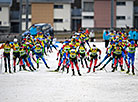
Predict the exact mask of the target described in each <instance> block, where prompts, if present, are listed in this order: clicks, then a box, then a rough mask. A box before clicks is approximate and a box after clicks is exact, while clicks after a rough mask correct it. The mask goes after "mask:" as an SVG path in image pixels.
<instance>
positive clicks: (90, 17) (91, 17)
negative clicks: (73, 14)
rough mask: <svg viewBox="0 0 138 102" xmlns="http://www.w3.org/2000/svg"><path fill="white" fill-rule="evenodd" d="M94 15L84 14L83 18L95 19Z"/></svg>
mask: <svg viewBox="0 0 138 102" xmlns="http://www.w3.org/2000/svg"><path fill="white" fill-rule="evenodd" d="M93 18H94V16H83V19H93Z"/></svg>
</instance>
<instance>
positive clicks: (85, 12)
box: [82, 0, 135, 28]
mask: <svg viewBox="0 0 138 102" xmlns="http://www.w3.org/2000/svg"><path fill="white" fill-rule="evenodd" d="M134 1H135V0H114V27H115V28H121V27H125V26H126V25H127V26H129V27H133V26H134ZM110 26H111V0H82V27H83V28H110Z"/></svg>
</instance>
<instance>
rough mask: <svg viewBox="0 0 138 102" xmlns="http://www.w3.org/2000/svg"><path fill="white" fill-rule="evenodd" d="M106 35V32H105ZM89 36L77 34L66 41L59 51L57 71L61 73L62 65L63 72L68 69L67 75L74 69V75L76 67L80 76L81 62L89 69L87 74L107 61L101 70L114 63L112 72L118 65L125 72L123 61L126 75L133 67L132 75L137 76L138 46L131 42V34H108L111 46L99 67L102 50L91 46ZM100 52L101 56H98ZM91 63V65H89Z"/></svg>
mask: <svg viewBox="0 0 138 102" xmlns="http://www.w3.org/2000/svg"><path fill="white" fill-rule="evenodd" d="M104 33H106V32H104ZM88 36H89V34H88V33H86V32H79V33H75V34H74V36H72V38H71V39H70V40H68V41H65V43H64V44H63V46H62V47H61V49H60V50H59V52H58V54H57V56H59V55H60V58H59V63H58V68H57V69H56V70H55V71H59V69H60V67H61V64H62V68H61V69H62V70H63V71H64V68H66V69H67V73H68V72H69V66H71V68H72V72H73V75H75V72H74V65H75V66H76V68H77V71H78V74H79V75H81V74H80V70H79V66H78V63H79V61H81V65H82V67H83V68H84V64H83V60H84V62H85V64H86V67H87V68H88V71H87V73H89V72H90V71H91V69H93V72H95V69H96V68H98V67H99V66H100V65H101V64H102V63H103V62H104V61H105V60H106V59H108V61H107V62H106V63H105V64H104V66H102V67H101V68H100V70H103V69H104V68H105V67H106V65H107V64H108V63H109V62H110V61H112V66H111V67H112V72H114V71H115V70H117V67H118V64H119V65H120V69H121V71H125V69H124V68H123V61H124V62H125V64H126V66H127V71H126V73H129V72H130V66H132V74H133V75H135V71H134V69H135V67H134V61H135V51H136V47H137V44H135V42H134V40H133V39H132V40H129V34H127V33H126V32H125V31H123V30H121V31H110V32H108V33H107V34H106V36H108V37H109V45H108V44H107V48H106V55H105V57H104V59H103V60H102V61H101V62H100V63H99V64H98V65H97V61H98V58H99V59H101V50H100V49H99V48H97V47H96V45H94V44H93V46H90V44H89V42H88V39H89V38H88ZM86 44H87V45H88V47H89V48H88V49H87V48H86ZM98 52H99V54H98ZM57 59H58V57H57ZM88 63H89V65H88ZM92 63H94V67H93V68H92Z"/></svg>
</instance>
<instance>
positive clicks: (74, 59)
mask: <svg viewBox="0 0 138 102" xmlns="http://www.w3.org/2000/svg"><path fill="white" fill-rule="evenodd" d="M68 58H69V60H70V64H71V68H72V72H73V74H72V76H74V75H75V71H74V64H75V66H76V68H77V71H78V74H79V76H81V73H80V70H79V66H78V62H77V59H78V53H77V51H76V50H75V49H74V48H72V49H71V50H70V51H69V53H68Z"/></svg>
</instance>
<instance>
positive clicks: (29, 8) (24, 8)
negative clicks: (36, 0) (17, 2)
mask: <svg viewBox="0 0 138 102" xmlns="http://www.w3.org/2000/svg"><path fill="white" fill-rule="evenodd" d="M22 13H23V14H26V6H25V5H23V7H22ZM28 13H29V14H31V6H30V5H29V6H28Z"/></svg>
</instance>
